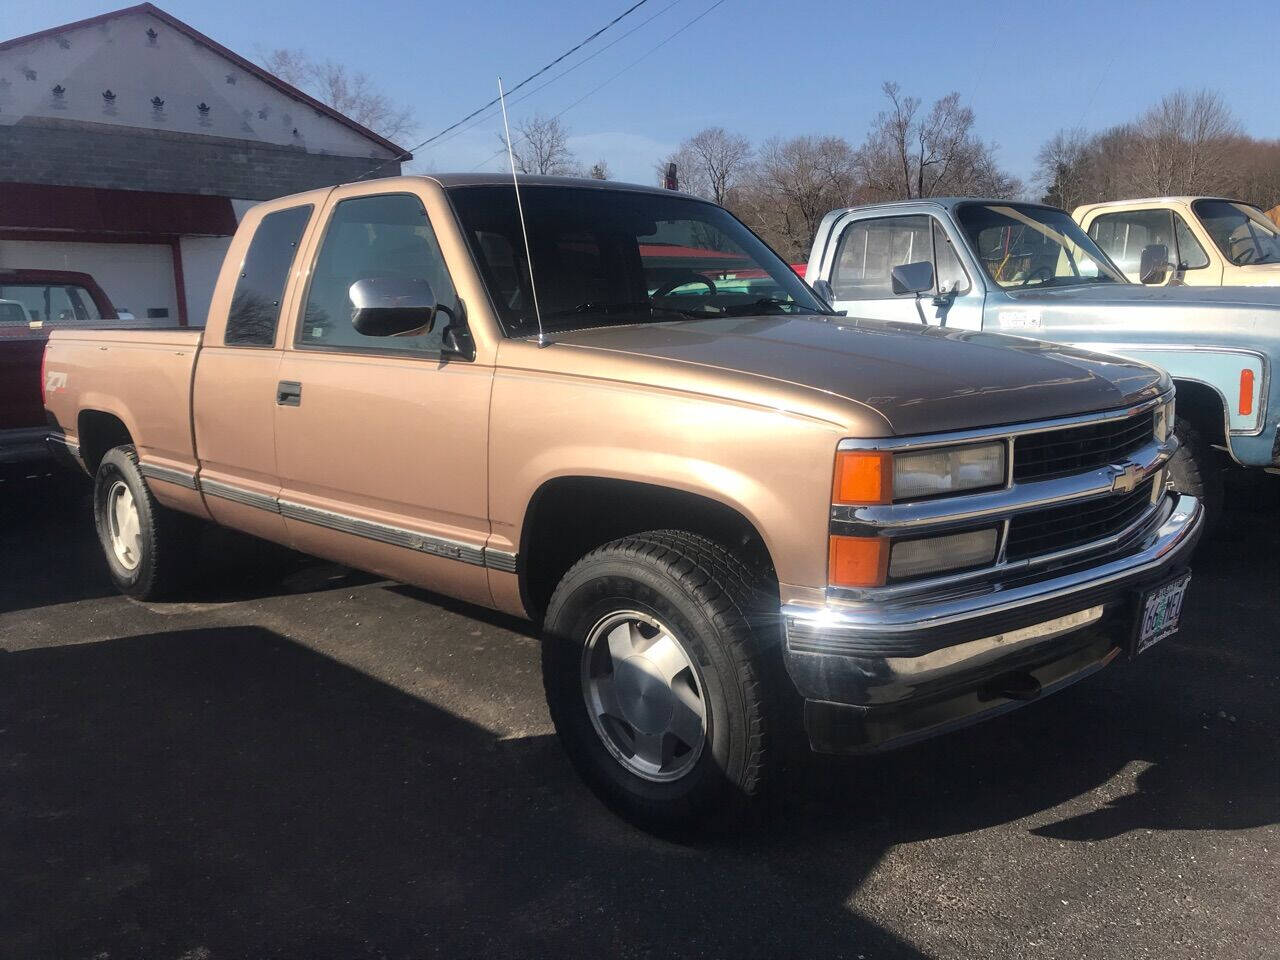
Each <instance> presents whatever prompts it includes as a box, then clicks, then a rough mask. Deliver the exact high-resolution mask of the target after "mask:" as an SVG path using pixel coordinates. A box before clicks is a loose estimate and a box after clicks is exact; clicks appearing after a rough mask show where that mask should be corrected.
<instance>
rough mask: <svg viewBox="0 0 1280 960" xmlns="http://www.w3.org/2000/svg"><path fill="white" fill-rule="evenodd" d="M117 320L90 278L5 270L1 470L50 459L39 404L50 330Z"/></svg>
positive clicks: (0, 278) (0, 291) (0, 334)
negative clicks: (42, 368)
mask: <svg viewBox="0 0 1280 960" xmlns="http://www.w3.org/2000/svg"><path fill="white" fill-rule="evenodd" d="M115 318H116V314H115V311H114V309H113V308H112V306H111V301H110V300H108V299H107V295H106V294H105V293H104V292H103V291H102V288H101V287H99V286H98V284H97V283H95V282H94V279H93V277H91V276H89V275H88V274H87V273H74V272H71V271H65V270H5V269H0V471H2V472H4V473H14V472H21V471H24V470H26V469H27V468H28V467H29V466H30V465H31V464H33V463H38V462H41V461H44V460H46V459H47V458H48V457H49V447H48V444H47V443H46V437H47V436H48V433H49V431H48V427H47V425H46V423H45V414H44V404H43V402H42V401H41V399H40V386H41V369H40V365H41V362H42V361H43V358H44V345H45V341H46V340H47V339H48V337H49V331H50V330H53V329H55V328H57V327H70V326H89V325H93V324H98V323H101V321H103V320H114V319H115Z"/></svg>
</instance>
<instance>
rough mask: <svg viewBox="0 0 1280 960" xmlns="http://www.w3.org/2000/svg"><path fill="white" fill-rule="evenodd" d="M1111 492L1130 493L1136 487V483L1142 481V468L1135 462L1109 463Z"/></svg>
mask: <svg viewBox="0 0 1280 960" xmlns="http://www.w3.org/2000/svg"><path fill="white" fill-rule="evenodd" d="M1111 471H1112V473H1111V492H1112V493H1132V492H1133V491H1134V490H1136V489H1138V484H1139V483H1141V482H1142V479H1143V476H1144V474H1143V472H1142V468H1141V467H1140V466H1138V465H1137V464H1136V463H1126V464H1118V463H1113V464H1112V465H1111Z"/></svg>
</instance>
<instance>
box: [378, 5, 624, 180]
mask: <svg viewBox="0 0 1280 960" xmlns="http://www.w3.org/2000/svg"><path fill="white" fill-rule="evenodd" d="M648 2H649V0H636V2H635V3H633V4H632V5H631V6H629V7H627V9H625V10H623V11H622V12H621V13H620V14H618V15H617V16H616V17H614V18H613V19H612V20H610V21H609V22H608V23H606V24H605V25H604V26H603V27H601V28H600V29H599V30H597V31H596V32H595V33H593V34H591V36H589V37H587V38H586V39H585V40H583V41H581V42H580V43H577V44H575V45H574V46H572V47H570V48H569V49H568V50H566V51H565V52H564V53H562V54H560V56H558V57H556V58H555V59H554V60H552V61H551V62H550V63H548V64H547V65H546V66H544V67H542V68H541V69H540V70H536V71H534V72H533V73H531V74H529V76H527V77H525V78H524V79H523V80H521V81H520V82H519V83H517V84H516V85H515V86H514V87H512V88H511V92H512V93H515V92H516V91H517V90H519V89H520V88H521V87H523V86H524V85H525V84H526V83H528V82H529V81H531V80H535V79H537V78H538V77H540V76H542V75H543V74H544V73H546V72H547V71H548V70H550V69H551V68H552V67H554V66H555V65H556V64H558V63H560V62H561V61H563V60H564V59H565V58H566V57H568V56H571V55H572V54H574V53H577V52H578V51H579V50H581V49H582V48H583V47H585V46H586V45H587V44H588V43H590V42H591V41H592V40H594V39H595V38H596V37H598V36H600V34H602V33H604V32H605V31H606V30H608V29H609V28H610V27H612V26H613V25H614V24H616V23H617V22H618V21H620V20H622V19H623V18H625V17H627V16H629V15H630V14H632V13H633V12H635V11H636V10H637V9H639V8H640V7H642V6H644V5H645V4H646V3H648ZM497 102H498V98H497V97H494V98H493V99H492V100H490V101H489V102H488V103H486V104H485V105H484V106H483V107H479V108H478V109H476V110H472V111H471V112H470V113H469V114H467V115H466V116H465V117H463V118H462V119H461V120H459V121H457V122H456V123H451V124H449V126H447V127H445V128H444V129H443V130H441V131H440V132H439V133H437V134H435V135H433V136H430V137H427V139H425V140H423V141H422V142H421V143H418V144H414V145H413V146H412V147H410V148H409V149H408V150H406V151H405V152H404V154H403V155H402V156H399V157H393V158H391V159H389V160H383V161H382V162H381V163H379V164H378V165H377V166H375V167H372V168H371V169H369V170H366V171H365V172H364V173H362V174H360V176H358V177H356V179H357V180H363V179H364V178H365V177H367V176H368V175H369V174H371V173H373V172H375V171H377V170H380V169H382V168H383V167H385V166H386V165H387V164H389V163H400V162H403V161H404V160H405V159H406V157H407V156H410V155H412V154H413V152H414V151H415V150H421V149H422V148H423V147H425V146H427V144H429V143H433V142H434V141H436V140H439V139H440V138H441V137H443V136H444V135H445V134H446V133H448V132H449V131H451V130H454V129H456V128H457V127H460V126H462V125H463V124H464V123H466V122H467V121H468V120H470V119H472V118H473V117H475V116H476V115H477V114H480V113H483V112H484V111H485V110H488V109H489V108H490V107H492V106H493V105H494V104H495V103H497Z"/></svg>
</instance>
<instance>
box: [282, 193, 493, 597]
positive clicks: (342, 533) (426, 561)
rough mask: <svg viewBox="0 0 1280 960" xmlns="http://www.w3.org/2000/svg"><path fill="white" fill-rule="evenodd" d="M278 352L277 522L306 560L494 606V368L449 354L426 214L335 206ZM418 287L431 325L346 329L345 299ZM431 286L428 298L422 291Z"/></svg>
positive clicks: (367, 197)
mask: <svg viewBox="0 0 1280 960" xmlns="http://www.w3.org/2000/svg"><path fill="white" fill-rule="evenodd" d="M334 196H335V201H336V202H334V203H333V205H332V206H331V207H330V208H329V210H328V212H327V222H326V224H325V226H324V232H323V236H322V238H321V240H320V243H319V246H318V248H317V252H316V255H315V259H314V265H313V268H312V270H311V276H310V281H309V284H308V288H307V290H306V293H305V295H304V297H303V298H302V303H301V305H300V307H299V308H298V309H297V312H296V316H297V318H298V321H297V323H296V330H295V331H294V333H293V336H292V337H291V339H292V341H293V342H292V343H291V344H290V345H289V346H288V347H287V349H286V350H285V353H284V361H283V363H282V364H281V366H280V369H279V375H278V378H277V385H280V384H286V385H289V388H288V389H286V390H282V391H281V392H280V394H279V396H278V397H277V401H278V402H276V404H275V407H274V417H275V424H276V430H275V435H276V456H277V464H278V469H279V476H280V482H281V491H280V507H281V513H282V515H283V518H284V523H285V526H286V529H287V530H288V533H289V537H290V541H291V542H292V543H293V544H294V546H295V547H296V548H297V549H300V550H304V551H307V552H309V553H315V554H319V555H321V556H328V557H331V558H333V559H335V560H338V561H340V562H343V563H348V564H350V565H353V566H357V567H360V568H362V569H366V570H372V571H375V572H378V573H381V574H383V575H385V576H388V577H391V578H394V579H397V580H402V581H405V582H408V583H415V584H419V585H421V586H425V587H428V588H430V589H434V590H439V591H441V592H444V593H448V594H450V595H452V596H456V597H460V598H463V599H466V600H473V601H477V602H481V603H489V602H491V596H490V593H489V586H488V576H487V572H486V570H485V568H484V565H483V564H484V546H485V542H486V540H487V539H488V534H489V522H488V493H487V489H488V475H487V434H488V417H489V394H490V391H491V388H492V382H493V369H492V367H488V366H485V365H482V364H476V363H472V362H468V361H466V360H464V359H462V358H459V357H456V356H453V355H449V358H447V359H446V358H445V354H446V351H445V350H444V330H445V328H446V327H447V326H448V325H449V324H453V323H455V322H457V323H460V322H461V321H462V318H463V317H464V308H463V305H462V303H461V301H460V299H459V297H458V294H457V292H456V290H455V289H454V286H453V283H452V280H451V277H450V275H449V272H448V270H447V268H446V266H445V263H444V259H443V256H442V255H441V252H440V248H439V245H438V243H437V241H436V236H435V232H434V231H433V229H432V227H431V224H430V221H429V218H428V217H427V213H426V209H425V207H424V206H423V203H422V200H421V198H420V197H418V196H417V195H416V194H414V193H377V192H376V188H372V187H370V186H367V185H366V186H360V187H351V188H344V189H343V190H342V191H339V192H337V193H335V195H334ZM375 278H386V279H397V280H406V281H407V280H413V281H419V282H420V281H425V282H426V284H425V285H429V286H430V289H431V291H432V293H433V295H434V299H435V301H436V303H437V304H438V312H437V313H436V316H435V321H434V323H430V324H429V323H427V322H426V321H427V317H426V316H424V318H423V319H424V324H423V326H422V327H420V328H418V329H417V330H415V331H410V332H408V334H407V335H404V336H367V335H364V334H362V333H360V332H359V331H358V330H356V328H355V326H354V324H353V316H354V314H353V305H352V302H351V299H350V288H351V286H352V285H353V284H354V283H355V282H357V281H359V280H364V279H375ZM425 285H424V286H425Z"/></svg>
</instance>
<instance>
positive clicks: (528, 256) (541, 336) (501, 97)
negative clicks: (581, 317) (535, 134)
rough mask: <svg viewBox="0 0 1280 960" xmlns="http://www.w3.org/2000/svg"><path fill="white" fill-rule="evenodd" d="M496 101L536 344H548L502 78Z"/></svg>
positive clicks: (499, 79)
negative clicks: (513, 191)
mask: <svg viewBox="0 0 1280 960" xmlns="http://www.w3.org/2000/svg"><path fill="white" fill-rule="evenodd" d="M498 102H499V103H500V104H502V129H503V131H505V132H506V135H507V159H508V160H509V161H511V183H512V185H513V186H514V187H515V188H516V212H518V213H519V214H520V233H521V234H522V235H523V236H524V259H525V263H527V264H528V265H529V292H530V293H531V294H532V295H533V315H534V316H535V317H537V318H538V346H540V347H546V346H550V344H551V341H550V340H548V339H547V335H546V334H545V333H543V332H542V310H541V309H539V307H538V285H537V284H536V283H535V282H534V280H533V251H532V250H530V249H529V228H528V227H526V226H525V223H524V204H523V203H521V202H520V178H519V177H518V176H517V175H516V154H515V151H514V150H513V149H512V147H511V127H510V126H509V125H508V123H507V97H506V95H505V94H504V93H503V92H502V78H501V77H499V78H498Z"/></svg>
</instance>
